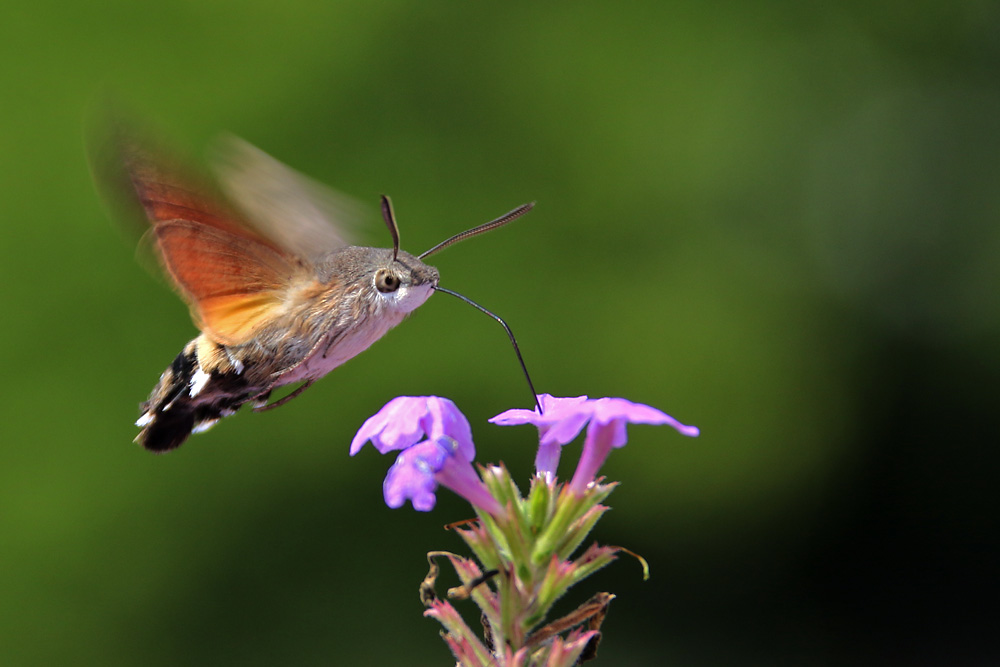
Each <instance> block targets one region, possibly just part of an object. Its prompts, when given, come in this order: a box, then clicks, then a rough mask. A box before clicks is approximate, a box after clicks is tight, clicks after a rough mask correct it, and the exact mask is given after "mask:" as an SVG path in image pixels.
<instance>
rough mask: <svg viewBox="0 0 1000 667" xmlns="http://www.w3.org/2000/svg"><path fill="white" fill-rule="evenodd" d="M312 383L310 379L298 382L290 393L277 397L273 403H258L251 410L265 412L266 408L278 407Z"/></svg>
mask: <svg viewBox="0 0 1000 667" xmlns="http://www.w3.org/2000/svg"><path fill="white" fill-rule="evenodd" d="M312 383H313V381H312V380H306V381H305V382H303V383H302V384H300V385H299V386H298V388H297V389H296V390H295V391H293V392H292V393H290V394H288V395H287V396H283V397H281V398H279V399H278V400H276V401H275V402H274V403H268V404H267V405H259V406H257V407H256V408H254V409H253V411H254V412H267V411H268V410H271V409H273V408H277V407H280V406H282V405H284V404H285V403H287V402H288V401H290V400H292V399H293V398H295V397H296V396H298V395H299V394H301V393H302V392H304V391H305V390H306V389H308V388H309V387H311V386H312ZM268 393H270V392H268ZM265 400H267V399H265Z"/></svg>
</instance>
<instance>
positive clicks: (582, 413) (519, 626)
mask: <svg viewBox="0 0 1000 667" xmlns="http://www.w3.org/2000/svg"><path fill="white" fill-rule="evenodd" d="M538 399H539V400H538V404H539V406H540V408H541V409H538V408H536V409H534V410H508V411H506V412H503V413H501V414H499V415H497V416H496V417H493V418H492V419H491V420H490V421H491V422H492V423H494V424H500V425H504V426H506V425H516V424H533V425H534V426H536V427H537V428H538V432H539V448H538V453H537V455H536V458H535V468H536V475H535V476H534V478H533V479H532V481H531V488H530V490H529V492H528V494H527V496H523V495H522V494H521V491H520V490H519V489H518V487H517V485H516V484H515V483H514V481H513V479H512V478H511V476H510V473H509V472H508V471H507V470H506V469H505V468H504V467H503V466H487V467H482V466H479V467H478V470H477V468H476V467H475V466H474V465H473V463H472V462H473V459H474V458H475V446H474V444H473V442H472V431H471V428H470V427H469V422H468V420H467V419H466V418H465V416H464V415H463V414H462V413H461V412H460V411H459V410H458V408H457V407H456V406H455V404H454V403H452V402H451V401H450V400H448V399H445V398H439V397H436V396H400V397H398V398H395V399H393V400H392V401H390V402H389V403H387V404H386V405H385V407H383V408H382V409H381V410H380V411H379V412H378V413H377V414H375V415H374V416H373V417H371V418H370V419H368V420H367V421H366V422H365V423H364V425H363V426H362V427H361V429H360V430H359V431H358V433H357V435H356V436H355V438H354V441H353V442H352V443H351V454H352V455H354V454H356V453H357V452H358V451H360V450H361V448H362V447H363V446H364V445H365V443H367V442H371V443H372V445H373V446H374V447H375V448H376V449H378V451H379V452H381V453H383V454H385V453H388V452H391V451H395V452H398V454H397V456H396V461H395V463H394V464H393V465H392V467H391V468H390V469H389V473H388V474H387V475H386V478H385V482H384V484H383V494H384V497H385V501H386V503H387V504H388V505H389V506H390V507H400V506H401V505H403V504H404V503H405V502H406V500H409V501H410V502H411V504H412V505H413V507H414V509H417V510H420V511H429V510H430V509H432V508H433V507H434V504H435V501H436V495H435V493H436V491H437V489H438V487H439V486H444V487H446V488H448V489H451V490H452V491H454V492H455V493H457V494H458V495H459V496H461V497H462V498H464V499H465V500H467V501H468V502H469V503H470V504H471V505H472V507H473V508H474V510H475V511H476V514H477V519H476V520H473V521H470V522H466V524H465V525H464V526H463V527H457V526H456V527H454V529H455V531H456V532H457V533H458V534H459V536H460V537H461V538H462V539H463V540H464V541H465V543H466V544H467V545H468V546H469V548H470V549H471V550H472V552H473V553H474V554H475V557H476V561H478V563H477V562H475V561H473V560H471V559H468V558H463V557H461V556H458V555H455V554H450V553H446V552H432V553H431V554H428V560H429V561H431V573H430V574H428V577H427V579H426V580H425V581H424V583H423V584H422V585H421V599H422V600H423V601H424V604H425V605H426V606H427V611H426V612H425V615H427V616H429V617H431V618H435V619H436V620H438V621H439V622H440V623H441V624H442V625H443V626H444V628H445V633H444V638H445V641H446V642H447V644H448V646H449V648H450V649H451V651H452V654H453V655H454V656H455V658H456V660H458V662H459V664H460V665H467V666H469V667H476V666H485V665H502V666H505V667H530V666H532V665H547V666H550V667H560V666H563V665H565V666H569V665H575V664H578V662H582V661H584V660H586V659H589V658H591V657H594V655H596V647H597V642H598V641H599V639H600V634H601V633H600V632H599V628H600V624H601V621H602V620H603V618H604V615H605V614H606V613H607V609H608V605H609V604H610V602H611V600H612V599H613V598H614V596H613V595H611V594H610V593H598V594H597V595H595V596H594V597H593V598H591V599H590V600H589V601H587V602H585V603H584V604H582V605H580V607H578V608H577V609H576V610H575V611H573V612H571V613H570V614H568V615H566V616H564V617H561V618H559V619H556V620H555V621H551V622H549V623H545V620H546V618H547V614H548V613H549V611H550V610H551V608H552V605H553V604H554V603H555V602H556V600H558V599H559V598H560V597H561V596H562V595H564V594H565V593H566V592H567V591H568V590H569V588H570V587H571V586H573V585H574V584H577V583H579V582H580V581H582V580H583V579H585V578H586V577H588V576H590V575H591V574H593V573H594V572H596V571H597V570H599V569H601V568H602V567H604V566H605V565H607V564H609V563H610V562H612V561H613V560H614V559H615V558H616V556H617V554H618V553H620V552H622V551H624V549H622V548H620V547H607V546H600V545H598V544H596V543H595V544H593V545H591V546H590V547H589V548H587V549H585V550H584V551H583V553H581V554H579V555H575V554H576V552H577V551H578V549H579V548H580V546H581V545H582V544H583V542H584V540H585V539H586V538H587V536H588V535H589V534H590V532H591V530H592V529H593V528H594V526H595V525H596V523H597V521H598V520H599V519H600V517H601V516H602V515H603V514H604V512H605V511H607V509H608V508H607V507H606V506H604V505H602V504H601V503H602V502H603V501H604V499H605V498H607V496H608V495H609V494H610V493H611V492H612V491H613V490H614V487H615V484H614V483H605V482H604V480H603V478H600V477H598V472H599V471H600V469H601V466H602V465H603V464H604V461H605V460H606V459H607V457H608V455H609V454H610V452H611V450H612V449H615V448H619V447H623V446H624V445H625V444H626V442H627V433H626V426H627V425H628V424H630V423H631V424H666V425H669V426H672V427H673V428H675V429H676V430H677V431H679V432H680V433H682V434H683V435H687V436H696V435H698V429H697V428H695V427H693V426H686V425H684V424H681V423H680V422H678V421H677V420H676V419H674V418H673V417H671V416H670V415H667V414H665V413H663V412H661V411H659V410H657V409H655V408H652V407H650V406H648V405H643V404H641V403H632V402H630V401H627V400H625V399H622V398H599V399H590V398H588V397H586V396H577V397H575V398H557V397H554V396H550V395H548V394H542V395H540V396H539V397H538ZM584 427H586V429H587V431H586V435H585V437H584V443H583V450H582V453H581V455H580V459H579V462H578V464H577V467H576V470H575V472H574V474H573V477H572V479H571V480H570V482H569V483H568V484H560V483H558V481H557V477H556V468H557V466H558V463H559V459H560V456H561V450H562V447H563V446H564V445H567V444H568V443H570V442H572V441H573V440H575V439H576V438H577V436H578V435H579V434H580V433H581V431H583V429H584ZM438 556H445V557H447V558H448V560H449V562H450V563H451V565H452V567H453V568H454V570H455V571H456V573H458V575H459V578H460V579H461V581H462V586H461V587H459V588H456V589H452V590H451V591H449V597H450V598H451V599H465V598H471V599H472V600H473V601H474V602H475V603H476V604H477V605H478V606H479V608H480V611H481V612H482V617H483V623H484V626H485V627H486V637H485V641H483V640H480V639H479V638H478V637H477V636H476V635H475V633H473V632H472V630H471V629H470V628H469V627H468V626H467V625H466V624H465V622H464V621H463V620H462V618H461V616H460V615H459V614H458V612H457V611H456V610H455V609H454V607H452V605H451V603H450V602H449V601H446V600H442V599H441V598H440V597H438V596H437V594H436V592H435V591H434V584H435V582H436V579H437V572H438V566H437V564H436V562H435V560H434V559H435V558H436V557H438ZM640 560H641V559H640ZM643 565H644V567H645V562H644V561H643Z"/></svg>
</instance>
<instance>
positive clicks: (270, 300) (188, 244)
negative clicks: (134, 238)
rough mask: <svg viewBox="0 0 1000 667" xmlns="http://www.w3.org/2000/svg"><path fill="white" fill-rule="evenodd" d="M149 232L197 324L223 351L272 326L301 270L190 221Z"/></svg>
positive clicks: (264, 249)
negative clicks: (221, 346) (291, 284)
mask: <svg viewBox="0 0 1000 667" xmlns="http://www.w3.org/2000/svg"><path fill="white" fill-rule="evenodd" d="M153 232H154V234H155V235H156V243H157V247H158V249H159V251H160V254H161V256H162V258H163V263H164V265H165V267H166V269H167V272H168V273H169V274H170V277H171V278H173V280H174V282H175V283H176V284H177V286H178V287H179V288H180V289H181V291H182V292H183V294H184V296H185V297H186V298H187V300H188V302H189V303H190V304H191V306H192V311H193V315H194V318H195V320H196V321H197V322H198V324H199V325H200V327H201V328H202V329H203V330H204V331H206V332H207V333H209V334H210V335H211V336H212V337H213V338H214V339H215V340H216V341H217V342H219V343H222V344H223V345H240V344H242V343H245V342H247V341H248V340H250V339H251V338H252V337H253V336H254V335H255V334H256V333H257V332H258V331H259V330H260V329H261V328H262V327H263V326H265V325H266V324H267V323H268V322H269V321H272V320H273V318H274V317H275V316H276V315H277V314H278V312H279V311H280V309H281V306H282V304H283V303H284V298H285V295H286V293H287V288H288V285H289V283H290V282H291V280H292V278H293V277H294V276H295V274H296V273H297V272H298V270H300V268H301V265H298V264H297V263H296V262H295V261H294V258H290V257H288V256H287V255H285V254H283V253H281V252H280V251H278V250H276V249H275V248H273V247H271V246H270V245H269V244H265V243H260V242H257V241H256V240H253V239H250V238H246V237H244V236H238V235H236V234H231V233H229V232H227V231H224V230H222V229H219V228H216V227H212V226H210V225H205V224H201V223H197V222H193V221H191V220H168V221H166V222H161V223H157V224H156V225H154V227H153Z"/></svg>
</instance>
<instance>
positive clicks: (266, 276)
mask: <svg viewBox="0 0 1000 667" xmlns="http://www.w3.org/2000/svg"><path fill="white" fill-rule="evenodd" d="M119 148H120V151H121V156H122V158H123V161H124V164H125V168H126V171H127V176H128V180H129V184H130V185H131V188H130V189H131V190H132V191H133V193H134V196H135V198H137V199H138V203H139V204H141V206H142V208H143V210H144V212H145V214H146V217H147V218H148V219H149V221H150V223H152V230H151V232H152V237H153V240H154V242H155V245H156V249H157V251H158V254H159V257H160V260H161V261H162V263H163V265H164V267H165V269H166V272H167V273H168V275H169V276H170V277H171V278H172V279H173V281H174V283H175V284H176V285H177V287H178V288H179V289H180V291H181V293H182V295H183V296H184V298H185V300H186V301H187V302H188V304H189V305H190V306H191V310H192V316H193V318H194V319H195V321H196V323H197V324H198V326H199V327H200V328H201V329H202V330H203V331H204V332H206V333H207V334H209V335H210V336H212V338H214V339H215V340H216V341H217V342H219V343H221V344H223V345H240V344H243V343H246V342H248V341H249V340H250V339H251V338H253V336H254V335H255V334H256V333H257V332H259V331H260V330H261V328H262V327H264V326H266V324H267V323H268V322H269V321H271V320H273V318H274V317H275V316H276V315H278V313H279V311H280V309H281V307H282V304H283V303H284V300H285V297H286V295H287V291H288V287H289V285H291V284H292V281H293V280H294V278H295V277H296V276H300V275H302V274H303V273H304V272H307V271H308V264H307V263H306V262H305V261H304V260H302V259H301V258H299V257H298V256H296V255H295V254H293V253H291V252H289V251H287V250H285V249H284V248H282V247H281V246H280V245H278V244H277V243H275V242H274V241H272V240H270V239H268V238H266V237H264V236H262V235H261V234H258V233H257V232H256V231H254V230H252V229H251V228H249V227H248V226H247V225H246V224H244V223H243V222H242V221H241V220H240V217H239V216H238V215H237V214H235V213H234V212H233V210H232V209H231V208H230V207H229V206H228V205H226V204H225V203H224V201H225V200H224V199H223V198H222V197H221V196H218V195H214V196H213V194H210V193H211V189H210V187H209V186H207V185H205V184H203V182H202V181H199V180H197V179H195V178H194V177H191V176H185V175H183V173H182V170H181V169H177V168H172V165H171V163H170V162H169V161H168V160H166V159H161V160H154V159H153V158H152V157H151V156H150V153H149V152H148V151H147V150H146V149H144V148H143V147H141V146H140V145H139V144H137V143H133V142H127V143H126V144H125V145H124V146H120V147H119Z"/></svg>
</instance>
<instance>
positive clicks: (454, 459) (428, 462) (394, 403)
mask: <svg viewBox="0 0 1000 667" xmlns="http://www.w3.org/2000/svg"><path fill="white" fill-rule="evenodd" d="M425 436H426V438H427V439H426V440H425V439H424V437H425ZM368 441H371V443H372V445H373V446H374V447H375V448H376V449H378V450H379V451H380V452H381V453H383V454H386V453H388V452H391V451H396V450H402V451H400V452H399V455H398V456H397V457H396V462H395V463H394V464H393V466H392V467H391V468H390V469H389V473H388V474H387V475H386V477H385V482H384V483H383V485H382V492H383V496H384V497H385V503H386V505H388V506H389V507H392V508H396V507H401V506H402V505H403V503H405V502H406V500H407V499H409V500H410V502H411V503H412V504H413V509H415V510H418V511H421V512H428V511H430V510H431V509H433V507H434V504H435V502H436V500H437V498H436V496H435V495H434V492H435V491H436V490H437V487H438V485H439V484H443V485H444V486H446V487H448V488H449V489H451V490H452V491H454V492H455V493H457V494H458V495H460V496H462V497H463V498H465V499H466V500H468V501H469V502H470V503H471V504H472V505H473V506H475V507H478V508H480V509H482V510H485V511H486V512H489V513H490V514H493V515H500V514H502V513H503V508H502V507H501V506H500V503H498V502H497V501H496V499H495V498H493V496H492V495H490V493H489V491H488V490H487V488H486V485H485V484H483V481H482V480H481V479H480V478H479V475H478V474H476V471H475V469H474V468H473V467H472V458H473V457H474V456H475V455H476V449H475V446H474V445H473V444H472V431H471V429H470V428H469V422H468V420H467V419H466V418H465V415H463V414H462V413H461V412H459V410H458V408H457V407H455V404H454V403H452V402H451V401H449V400H448V399H446V398H439V397H437V396H399V397H397V398H394V399H392V400H391V401H389V402H388V403H386V404H385V407H383V408H382V409H381V410H379V411H378V412H377V413H376V414H375V415H374V416H373V417H371V418H369V419H368V420H367V421H365V423H364V424H363V425H362V426H361V429H360V430H359V431H358V433H357V435H355V436H354V440H353V441H352V442H351V456H354V455H355V454H357V453H358V451H359V450H360V449H361V448H362V447H363V446H364V444H365V443H366V442H368Z"/></svg>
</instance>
